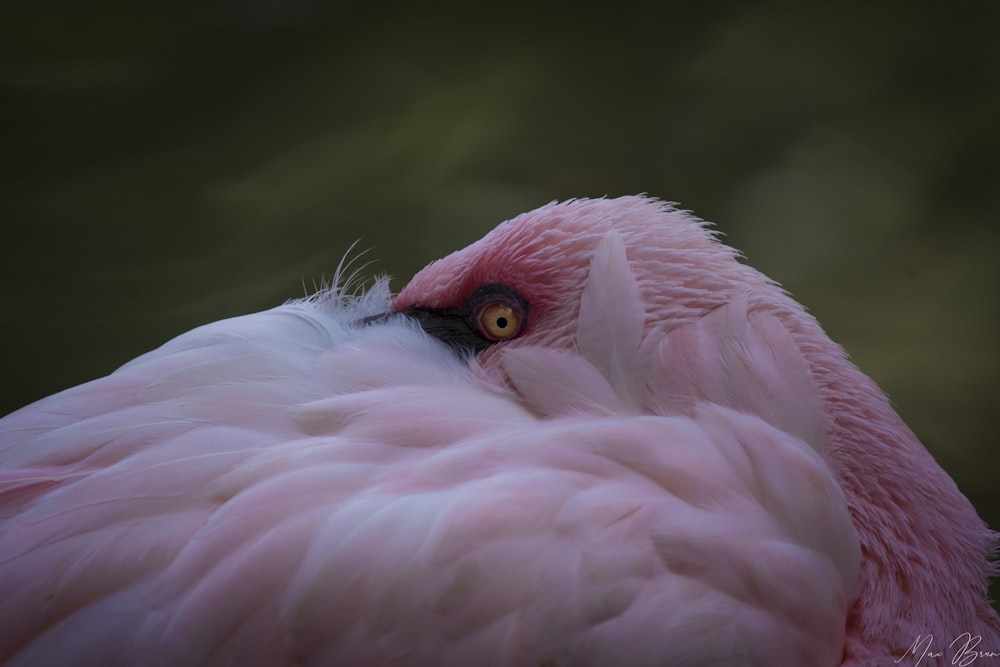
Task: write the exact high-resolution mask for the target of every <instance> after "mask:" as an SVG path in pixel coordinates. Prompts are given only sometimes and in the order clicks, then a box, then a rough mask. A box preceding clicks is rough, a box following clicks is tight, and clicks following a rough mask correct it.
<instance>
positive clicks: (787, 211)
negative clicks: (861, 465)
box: [0, 0, 1000, 528]
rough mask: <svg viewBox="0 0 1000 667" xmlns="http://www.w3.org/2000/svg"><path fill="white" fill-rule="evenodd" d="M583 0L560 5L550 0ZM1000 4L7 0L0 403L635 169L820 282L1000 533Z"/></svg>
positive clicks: (0, 53) (836, 315) (786, 281)
mask: <svg viewBox="0 0 1000 667" xmlns="http://www.w3.org/2000/svg"><path fill="white" fill-rule="evenodd" d="M567 7H568V5H567ZM998 19H1000V3H996V2H993V1H992V0H983V1H981V2H978V3H966V4H963V3H941V2H912V1H910V0H892V1H888V2H882V3H870V2H837V3H826V4H825V6H808V8H807V7H806V3H801V2H798V1H792V0H789V1H786V2H780V1H769V2H758V3H752V4H751V3H736V2H722V1H709V2H701V3H696V2H688V3H659V4H654V3H649V4H648V5H639V4H630V3H629V2H622V3H613V4H607V5H605V6H604V7H603V8H594V9H590V8H586V7H577V8H575V9H562V10H556V9H546V8H545V7H543V6H531V5H528V4H526V5H524V6H518V5H517V4H506V5H504V8H503V11H497V12H495V13H489V12H487V11H486V10H482V9H478V8H476V9H474V5H465V6H464V8H459V7H457V6H456V7H451V8H448V7H442V8H441V10H440V11H435V10H433V9H430V8H429V7H428V6H427V5H426V4H425V3H402V2H396V3H392V2H383V3H360V2H358V3H352V2H335V1H331V0H241V1H237V0H206V1H202V2H195V1H193V0H188V1H187V2H184V1H181V0H161V1H159V2H156V1H150V2H145V3H134V2H106V1H105V0H93V1H91V2H87V3H79V2H69V1H60V0H27V1H26V0H7V1H6V2H4V3H2V4H0V100H2V101H0V155H2V160H0V164H2V167H0V168H2V169H3V178H2V184H0V188H2V193H0V195H2V196H0V220H2V223H3V224H2V228H0V229H2V231H0V239H2V240H0V272H2V281H0V284H2V285H3V289H2V303H0V308H2V312H3V322H4V326H3V328H2V331H0V336H2V344H3V347H2V349H3V354H2V363H3V378H4V380H3V388H2V395H0V412H3V413H6V412H8V411H10V410H13V409H15V408H17V407H19V406H21V405H24V404H26V403H28V402H30V401H33V400H35V399H38V398H40V397H42V396H45V395H46V394H49V393H52V392H55V391H57V390H59V389H63V388H65V387H68V386H71V385H74V384H77V383H80V382H83V381H86V380H89V379H92V378H95V377H98V376H101V375H104V374H107V373H108V372H110V371H111V370H113V369H114V368H115V367H116V366H118V365H120V364H121V363H123V362H125V361H127V360H128V359H130V358H132V357H134V356H136V355H138V354H140V353H142V352H144V351H146V350H149V349H151V348H153V347H155V346H157V345H159V344H161V343H163V342H164V341H166V340H167V339H169V338H171V337H172V336H175V335H176V334H179V333H181V332H183V331H185V330H187V329H189V328H191V327H194V326H196V325H199V324H203V323H205V322H209V321H212V320H216V319H219V318H223V317H227V316H232V315H237V314H242V313H247V312H251V311H255V310H261V309H265V308H269V307H272V306H274V305H277V304H279V303H281V302H283V301H284V300H286V299H289V298H294V297H297V296H302V295H303V294H304V292H305V291H312V290H313V286H314V285H315V284H316V283H318V282H319V281H320V280H321V278H322V277H323V276H327V277H329V276H330V275H331V274H332V272H333V270H334V269H335V267H336V266H337V263H338V261H339V260H340V258H341V256H342V255H343V254H344V252H345V251H346V250H347V248H348V247H349V246H350V244H351V243H352V242H353V241H355V240H356V239H358V238H361V242H360V244H359V248H371V249H372V250H371V252H369V253H368V254H367V255H366V259H368V258H372V259H374V258H378V259H379V260H380V261H379V262H378V263H376V264H374V265H372V266H371V267H370V268H369V272H370V273H376V272H385V273H390V274H392V275H394V276H395V280H394V282H393V288H394V289H395V290H398V289H399V288H400V287H401V286H402V285H403V284H405V281H406V280H407V279H408V278H409V276H410V275H412V273H413V272H414V271H416V270H417V269H419V268H420V267H421V266H423V265H424V264H426V263H427V262H428V261H430V260H432V259H434V258H436V257H439V256H442V255H444V254H446V253H448V252H450V251H452V250H455V249H458V248H460V247H462V246H464V245H466V244H467V243H469V242H471V241H473V240H475V239H476V238H478V237H480V236H481V235H482V234H484V233H485V232H486V231H487V230H489V229H490V228H492V227H493V226H494V225H495V224H497V223H498V222H500V221H501V220H503V219H505V218H508V217H511V216H513V215H515V214H517V213H519V212H521V211H525V210H528V209H531V208H534V207H536V206H538V205H540V204H543V203H545V202H548V201H550V200H553V199H565V198H569V197H578V196H601V195H621V194H632V193H637V192H647V193H650V194H652V195H655V196H658V197H661V198H664V199H668V200H673V201H677V202H680V203H681V205H682V206H683V207H685V208H689V209H691V210H693V211H695V212H696V213H697V214H698V215H700V216H701V217H703V218H706V219H708V220H712V221H714V222H716V223H717V224H718V227H719V228H720V229H721V230H722V231H723V232H724V233H725V234H726V236H727V241H728V242H729V243H730V244H732V245H734V246H736V247H737V248H740V249H741V250H742V251H744V253H745V254H746V255H747V257H748V261H749V262H750V263H751V264H753V265H754V266H756V267H757V268H759V269H761V270H763V271H764V272H765V273H767V274H769V275H770V276H772V277H773V278H775V279H776V280H778V281H780V282H781V283H782V284H783V285H785V287H786V288H787V289H788V290H790V291H791V292H792V293H793V294H794V295H795V297H796V298H797V299H798V300H799V301H801V302H802V303H803V304H805V305H806V306H808V307H809V308H810V309H811V311H812V312H813V313H814V314H815V315H816V316H817V317H818V318H819V320H820V322H822V323H823V324H824V326H825V327H826V329H827V331H828V332H829V333H830V335H831V336H832V337H833V338H834V339H835V340H837V341H839V342H840V343H842V344H843V345H844V346H845V347H846V348H847V349H848V350H849V351H850V353H851V355H852V357H853V358H854V360H855V361H856V363H857V364H858V365H860V366H861V368H862V369H864V370H865V371H866V372H867V373H869V374H870V375H872V376H873V377H874V378H875V379H876V380H877V381H878V382H879V384H881V386H882V387H883V388H885V389H886V391H887V392H888V393H889V395H890V396H891V397H892V399H893V400H894V402H895V404H896V406H897V407H898V410H899V412H900V413H901V414H902V415H903V417H904V418H905V419H906V420H907V421H908V422H909V423H910V425H911V426H912V427H913V428H914V430H915V431H916V432H917V434H918V435H919V436H920V437H921V439H922V440H923V442H924V443H925V444H926V445H927V446H928V448H930V449H931V450H932V451H933V452H934V454H935V455H936V456H937V457H938V459H939V460H940V461H941V462H942V464H943V465H944V467H945V468H946V469H948V470H949V471H950V472H951V473H952V474H953V475H954V477H955V478H956V479H957V480H958V482H959V485H960V486H961V487H962V489H963V490H964V491H965V492H966V494H968V495H969V496H970V497H971V498H972V500H973V502H974V503H975V504H976V505H977V507H978V508H979V510H980V512H981V514H982V515H983V516H984V517H985V518H986V519H987V520H988V521H989V522H990V523H991V524H992V525H993V526H994V527H995V528H1000V456H998V453H997V450H998V447H997V445H998V444H1000V443H998V437H997V435H996V433H997V428H996V426H995V425H994V424H993V423H992V420H993V419H994V418H996V416H997V413H998V408H1000V401H998V398H997V396H998V384H1000V383H998V380H1000V346H998V343H1000V299H998V288H1000V260H998V258H997V252H998V250H1000V227H998V225H997V224H996V223H997V222H998V221H1000V46H998V41H997V36H996V30H997V25H998Z"/></svg>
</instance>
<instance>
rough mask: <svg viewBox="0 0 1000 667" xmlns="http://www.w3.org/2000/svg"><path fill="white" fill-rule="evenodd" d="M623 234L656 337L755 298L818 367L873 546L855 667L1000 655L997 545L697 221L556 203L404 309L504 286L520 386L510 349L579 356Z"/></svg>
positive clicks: (854, 619) (827, 354)
mask: <svg viewBox="0 0 1000 667" xmlns="http://www.w3.org/2000/svg"><path fill="white" fill-rule="evenodd" d="M611 230H614V231H616V232H617V233H618V234H619V235H621V237H622V238H623V240H624V243H625V247H626V248H627V249H628V259H629V263H630V265H631V268H632V270H633V272H634V274H635V277H636V280H637V282H638V285H639V289H640V293H641V296H642V300H643V303H644V305H645V308H646V331H645V333H646V334H649V333H650V332H653V331H654V330H656V329H660V330H661V331H662V332H664V333H665V334H667V335H669V333H670V332H671V331H673V330H675V329H677V328H678V327H681V326H683V325H685V324H689V323H691V322H694V321H696V320H698V319H699V318H702V317H704V316H705V315H706V314H708V313H710V312H711V311H713V310H714V309H716V308H718V307H719V306H721V305H723V304H725V303H727V302H728V301H729V300H730V299H732V298H733V297H734V295H737V294H740V293H747V294H749V301H750V303H749V306H750V309H751V310H752V311H753V310H762V311H765V312H770V313H773V314H774V315H776V316H777V317H778V318H779V319H780V320H781V322H782V323H783V324H784V325H785V326H786V327H787V329H788V330H789V331H790V332H791V334H792V337H793V338H794V340H795V341H796V343H797V344H798V346H799V348H800V351H801V353H802V355H803V356H804V357H805V359H806V360H807V363H808V365H809V368H810V370H811V372H812V375H813V377H814V380H815V382H816V383H817V385H818V388H819V395H820V398H821V400H822V402H823V406H824V409H825V412H826V415H827V416H828V417H829V422H828V423H829V424H830V426H829V428H828V429H827V431H828V432H827V434H826V438H827V443H826V445H827V446H826V447H824V448H823V450H824V451H827V452H828V454H827V459H828V462H829V465H830V467H831V469H832V470H833V471H834V474H835V476H836V478H837V479H838V480H839V483H840V486H841V489H842V491H843V493H844V496H845V498H846V500H847V503H848V506H849V508H850V512H851V515H852V518H853V522H854V527H855V530H856V532H857V536H858V541H859V543H860V545H861V548H862V561H861V571H860V589H859V594H858V597H857V598H856V601H855V603H854V605H853V607H852V608H851V610H850V613H849V615H848V618H847V619H846V627H847V635H846V641H845V647H844V661H843V664H844V665H855V666H860V665H883V664H892V662H893V661H894V660H895V659H897V658H900V657H902V658H903V660H902V661H901V662H900V664H914V663H916V662H918V660H919V664H922V665H929V664H935V658H934V656H933V654H931V653H930V652H928V653H926V654H922V651H923V646H924V645H923V644H920V645H919V646H917V647H916V648H915V649H911V647H912V646H913V645H914V643H915V641H916V640H918V639H920V638H926V637H927V636H928V635H931V634H933V636H934V644H933V647H932V649H931V650H932V651H941V650H944V649H946V647H947V645H948V643H949V642H951V641H952V639H953V638H955V637H960V636H961V635H962V634H963V633H969V634H970V636H971V637H977V636H981V637H982V641H981V643H980V644H979V649H980V650H992V651H1000V619H998V617H997V614H996V612H995V611H994V610H993V609H992V608H991V607H990V605H989V603H988V601H987V598H986V590H987V585H988V579H989V577H990V576H992V575H993V574H994V573H995V566H994V564H993V563H992V562H991V557H992V555H993V553H994V550H995V548H996V538H997V536H996V534H995V533H993V532H992V531H991V530H989V529H988V528H987V527H986V525H985V524H984V523H983V522H982V520H981V519H980V518H979V517H978V516H977V514H976V511H975V509H974V508H973V507H972V505H971V504H970V503H969V501H968V500H967V499H966V498H965V497H964V496H963V495H962V494H961V492H960V491H959V490H958V488H957V487H956V486H955V483H954V482H953V481H952V479H951V478H950V477H949V476H948V475H947V473H945V472H944V471H943V470H942V469H941V468H940V467H939V466H938V465H937V463H936V462H935V461H934V459H933V458H932V457H931V455H930V454H929V453H928V452H927V450H926V449H925V448H924V447H923V446H922V445H921V444H920V442H919V441H918V440H917V438H916V437H915V436H914V434H913V433H912V432H911V431H910V429H909V428H908V427H907V426H906V425H905V424H904V423H903V422H902V421H901V420H900V418H899V417H898V415H896V413H895V412H894V411H893V409H892V407H891V405H890V403H889V401H888V399H887V398H886V396H885V395H884V393H883V392H882V391H881V390H880V389H879V388H878V387H877V386H876V385H875V384H874V382H872V381H871V380H870V379H869V378H868V377H866V376H865V375H864V374H863V373H861V371H859V370H858V369H857V368H856V367H855V366H854V365H853V364H851V363H850V362H849V361H848V360H847V358H846V356H845V354H844V352H843V350H842V349H841V348H840V347H839V346H838V345H837V344H835V343H834V342H832V341H831V340H830V339H829V338H827V336H826V335H825V334H824V332H823V330H822V329H821V328H820V326H819V324H818V323H817V322H816V320H815V319H814V318H812V317H811V316H810V315H808V314H807V313H806V312H805V310H804V309H803V308H802V307H801V306H800V305H799V304H798V303H796V302H795V301H793V300H792V299H790V298H789V297H788V296H787V295H786V294H785V293H784V292H783V291H782V290H781V288H780V287H779V286H777V285H776V284H775V283H773V282H772V281H770V280H769V279H768V278H766V277H765V276H763V275H762V274H760V273H759V272H757V271H756V270H754V269H753V268H751V267H749V266H746V265H744V264H740V263H739V262H738V261H737V255H736V253H735V252H734V251H733V250H732V249H730V248H728V247H726V246H724V245H722V244H720V243H718V242H717V241H716V240H715V239H714V237H713V236H712V235H711V234H710V233H709V232H706V230H705V229H704V227H703V223H701V222H700V221H697V220H696V219H694V218H693V217H691V216H689V215H688V214H686V213H684V212H681V211H677V210H675V209H673V208H672V207H670V206H669V205H666V204H663V203H661V202H657V201H655V200H650V199H646V198H642V197H624V198H621V199H615V200H603V199H602V200H580V201H571V202H566V203H562V204H549V205H547V206H544V207H542V208H540V209H537V210H535V211H532V212H529V213H525V214H523V215H521V216H518V217H517V218H514V219H512V220H510V221H508V222H506V223H504V224H502V225H500V226H499V227H497V228H496V229H495V230H494V231H493V232H491V233H490V234H488V235H487V236H486V237H484V238H483V239H482V240H480V241H478V242H477V243H474V244H473V245H471V246H469V247H468V248H465V249H464V250H461V251H458V252H456V253H454V254H452V255H449V256H448V257H445V258H444V259H441V260H439V261H437V262H434V263H433V264H431V265H430V266H428V267H427V268H426V269H424V270H423V271H421V272H420V273H419V274H417V275H416V276H415V277H414V278H413V280H412V281H411V282H410V283H409V284H408V285H407V286H406V288H405V289H403V291H402V292H401V293H400V294H399V295H398V296H397V297H396V298H395V299H394V301H393V308H394V309H395V310H403V309H405V308H407V307H409V306H413V305H418V306H425V307H429V308H448V307H456V306H458V305H460V304H461V303H462V302H463V301H464V300H465V299H466V298H467V297H468V295H469V294H471V293H472V292H473V291H475V290H476V289H477V288H478V287H480V286H482V285H485V284H490V283H499V284H503V285H507V286H508V287H510V288H512V289H514V290H516V291H517V292H519V293H520V294H521V295H522V296H523V297H524V298H525V300H526V301H527V302H528V304H529V305H530V309H531V310H530V314H529V317H528V321H527V322H526V324H525V326H524V330H523V332H522V333H521V334H520V335H519V336H518V337H517V338H515V339H512V340H510V341H507V342H505V343H502V344H500V345H497V346H495V347H493V348H491V349H489V350H487V351H485V352H483V353H481V354H480V355H479V356H478V358H477V360H476V362H477V363H478V364H479V365H481V366H482V368H483V370H484V371H485V372H486V373H487V374H489V375H491V376H493V377H494V378H496V379H498V380H500V381H505V380H506V378H505V376H504V370H503V365H502V354H503V350H504V349H505V348H506V349H511V348H515V347H519V346H527V345H531V346H542V347H553V348H564V349H573V348H574V346H575V340H576V324H577V316H578V310H579V304H580V297H581V291H582V289H583V285H585V283H586V276H587V272H588V267H589V263H590V258H591V255H592V252H593V248H594V247H595V245H596V244H597V243H598V241H599V239H600V238H601V237H602V236H603V235H605V234H606V233H607V232H609V231H611ZM508 384H510V383H509V382H508ZM948 655H949V656H950V655H951V654H948ZM942 659H944V658H942ZM950 659H951V658H950V657H949V658H948V660H950ZM990 659H992V658H986V657H984V658H982V662H983V663H985V664H989V662H988V661H989V660H990ZM907 661H909V662H907ZM940 664H951V663H950V662H947V663H945V662H941V663H940Z"/></svg>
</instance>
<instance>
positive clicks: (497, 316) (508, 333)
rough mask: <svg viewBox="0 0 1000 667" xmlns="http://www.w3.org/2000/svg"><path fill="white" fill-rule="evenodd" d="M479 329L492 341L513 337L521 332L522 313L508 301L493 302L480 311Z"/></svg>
mask: <svg viewBox="0 0 1000 667" xmlns="http://www.w3.org/2000/svg"><path fill="white" fill-rule="evenodd" d="M478 320H479V329H480V331H481V332H482V334H483V336H484V337H486V338H488V339H489V340H492V341H497V342H499V341H502V340H507V339H508V338H513V337H514V336H516V335H517V334H519V333H521V315H520V314H519V313H518V312H517V311H516V310H515V309H514V308H512V307H510V306H509V305H507V304H506V303H491V304H489V305H488V306H486V307H485V308H483V309H482V310H480V311H479V317H478Z"/></svg>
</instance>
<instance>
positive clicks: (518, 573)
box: [0, 197, 1000, 667]
mask: <svg viewBox="0 0 1000 667" xmlns="http://www.w3.org/2000/svg"><path fill="white" fill-rule="evenodd" d="M386 310H390V311H392V314H386V313H385V311H386ZM995 540H996V536H995V534H994V533H993V532H991V531H990V530H989V529H988V528H987V527H986V526H985V525H984V524H983V522H982V521H981V520H980V519H979V518H978V517H977V515H976V512H975V510H974V509H973V507H972V506H971V504H970V503H969V502H968V501H967V500H966V499H965V498H964V497H963V496H962V495H961V493H960V492H959V491H958V489H957V488H956V486H955V484H954V483H953V482H952V480H951V479H950V478H949V477H948V476H947V474H946V473H945V472H944V471H943V470H942V469H941V468H940V467H939V466H938V465H937V464H936V463H935V462H934V460H933V459H932V458H931V456H930V455H929V454H928V453H927V451H926V450H925V449H924V448H923V447H922V446H921V444H920V443H919V442H918V441H917V439H916V438H915V437H914V435H913V433H912V432H910V430H909V429H908V428H907V427H906V426H905V425H904V424H903V423H902V422H901V421H900V419H899V417H898V416H897V415H896V414H895V413H894V412H893V410H892V408H891V407H890V405H889V402H888V400H887V399H886V397H885V396H884V395H883V393H882V392H881V391H880V390H879V389H878V388H877V387H876V386H875V384H874V383H873V382H872V381H871V380H869V379H868V378H867V377H865V376H864V375H863V374H862V373H861V372H860V371H859V370H858V369H857V368H855V367H854V366H853V365H852V364H851V363H850V362H848V361H847V359H846V358H845V356H844V353H843V351H842V350H841V349H840V348H839V347H838V346H837V345H836V344H834V343H833V342H831V341H830V340H829V339H828V338H827V337H826V335H825V334H824V333H823V331H822V330H821V329H820V327H819V325H818V324H817V323H816V322H815V320H814V319H813V318H812V317H810V316H809V315H807V314H806V312H805V311H804V310H803V308H802V307H801V306H800V305H798V304H797V303H796V302H795V301H793V300H792V299H790V298H789V297H788V296H787V295H786V294H785V293H784V292H782V290H781V289H780V288H779V287H778V286H777V285H775V284H774V283H773V282H771V281H770V280H768V279H767V278H765V277H764V276H763V275H761V274H760V273H758V272H757V271H755V270H754V269H752V268H750V267H748V266H746V265H744V264H741V263H739V262H738V261H737V256H736V253H735V252H734V251H733V250H731V249H730V248H727V247H726V246H724V245H722V244H720V243H719V242H718V241H717V240H716V239H715V238H714V237H713V235H712V233H711V232H709V231H707V230H706V229H705V227H704V224H703V223H701V222H700V221H698V220H696V219H694V218H693V217H691V216H689V215H688V214H686V213H684V212H682V211H678V210H675V209H673V208H672V207H671V206H669V205H667V204H664V203H661V202H657V201H655V200H652V199H647V198H643V197H625V198H621V199H614V200H603V199H602V200H578V201H571V202H566V203H562V204H550V205H548V206H544V207H542V208H540V209H538V210H535V211H533V212H530V213H527V214H524V215H521V216H519V217H517V218H515V219H513V220H510V221H508V222H506V223H504V224H502V225H500V226H499V227H498V228H497V229H496V230H494V231H493V232H491V233H490V234H489V235H487V236H486V237H485V238H483V239H482V240H481V241H479V242H477V243H475V244H473V245H472V246H470V247H468V248H466V249H464V250H461V251H459V252H457V253H454V254H452V255H450V256H448V257H446V258H444V259H442V260H439V261H438V262H435V263H433V264H431V265H430V266H428V267H427V268H426V269H424V270H423V271H421V272H420V273H419V274H418V275H417V276H416V277H415V278H414V279H413V280H412V282H411V283H410V284H409V285H408V286H407V287H406V288H405V289H404V290H403V291H402V292H401V293H400V294H399V295H398V296H396V297H395V298H394V299H391V300H390V296H389V293H388V287H387V283H386V282H385V281H381V282H379V283H377V284H376V285H375V286H374V287H373V288H372V289H371V290H370V291H369V292H368V293H367V294H364V295H360V296H349V295H348V294H347V293H346V292H345V291H344V289H336V288H335V289H332V290H328V291H326V292H323V293H321V294H318V295H315V296H313V297H312V298H309V299H305V300H302V301H298V302H293V303H288V304H285V305H283V306H280V307H278V308H275V309H273V310H270V311H266V312H263V313H258V314H255V315H249V316H245V317H240V318H235V319H231V320H225V321H222V322H216V323H214V324H210V325H207V326H204V327H201V328H198V329H195V330H194V331H191V332H189V333H187V334H184V335H182V336H180V337H178V338H176V339H174V340H172V341H170V342H168V343H167V344H165V345H164V346H162V347H160V348H159V349H157V350H154V351H153V352H150V353H148V354H146V355H143V356H141V357H139V358H138V359H135V360H134V361H132V362H130V363H128V364H126V365H125V366H123V367H122V368H120V369H118V370H117V371H115V372H114V373H112V374H111V375H109V376H108V377H105V378H102V379H99V380H95V381H93V382H90V383H87V384H84V385H82V386H79V387H76V388H73V389H70V390H67V391H64V392H62V393H60V394H56V395H54V396H51V397H49V398H46V399H43V400H41V401H39V402H37V403H35V404H33V405H30V406H27V407H26V408H23V409H22V410H20V411H18V412H15V413H13V414H11V415H9V416H7V417H6V418H4V419H3V420H2V421H0V661H2V663H3V665H60V666H66V665H240V666H243V665H345V666H355V665H358V666H360V665H406V666H419V665H463V666H465V665H498V666H499V665H519V666H520V665H524V666H528V667H541V666H549V667H554V666H557V665H558V666H566V665H571V666H576V665H628V666H642V665H685V666H688V665H766V666H776V665H790V666H798V667H801V666H804V665H809V666H819V665H840V664H844V665H852V666H856V667H858V666H862V665H889V664H909V665H934V664H937V665H944V664H972V663H973V662H975V661H980V662H981V663H982V664H990V663H991V661H997V664H1000V660H998V659H997V658H996V657H995V656H994V654H995V653H1000V619H998V617H997V614H996V613H995V612H994V611H993V610H992V609H991V607H990V605H989V603H988V601H987V598H986V586H987V581H988V578H989V576H990V575H991V574H993V565H992V563H991V562H990V558H991V556H992V554H993V550H994V547H995ZM956 661H964V662H956Z"/></svg>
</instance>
